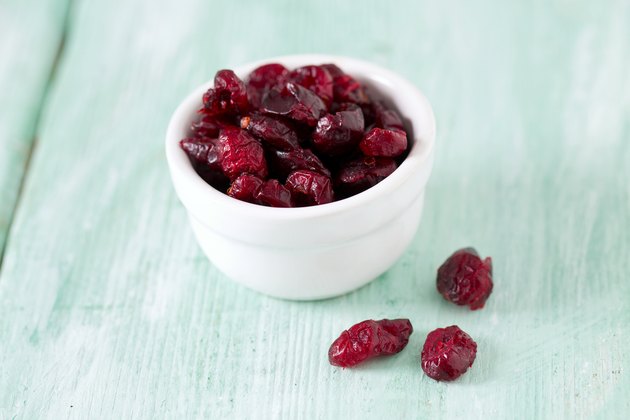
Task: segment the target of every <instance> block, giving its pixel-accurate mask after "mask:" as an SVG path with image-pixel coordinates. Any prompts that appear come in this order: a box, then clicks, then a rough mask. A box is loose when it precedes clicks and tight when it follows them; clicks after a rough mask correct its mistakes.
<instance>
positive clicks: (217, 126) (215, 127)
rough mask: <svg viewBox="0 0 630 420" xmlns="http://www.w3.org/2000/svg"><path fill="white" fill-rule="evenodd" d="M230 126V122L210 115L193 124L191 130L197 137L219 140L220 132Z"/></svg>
mask: <svg viewBox="0 0 630 420" xmlns="http://www.w3.org/2000/svg"><path fill="white" fill-rule="evenodd" d="M229 126H230V123H229V121H226V120H224V119H221V118H217V117H212V116H210V115H203V116H202V117H201V119H200V120H199V121H196V122H194V123H192V124H191V126H190V129H191V131H192V132H193V134H194V135H195V136H198V137H212V138H217V137H219V131H220V130H221V129H222V128H225V127H229Z"/></svg>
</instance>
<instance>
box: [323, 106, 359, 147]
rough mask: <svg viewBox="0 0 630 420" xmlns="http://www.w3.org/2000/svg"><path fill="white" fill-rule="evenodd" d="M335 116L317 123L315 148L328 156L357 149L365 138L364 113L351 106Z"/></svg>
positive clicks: (325, 117) (329, 116) (329, 115)
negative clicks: (363, 137)
mask: <svg viewBox="0 0 630 420" xmlns="http://www.w3.org/2000/svg"><path fill="white" fill-rule="evenodd" d="M349 105H350V106H349V107H348V106H346V107H344V110H341V111H339V112H337V113H335V114H334V115H332V114H328V115H326V116H324V117H323V118H320V120H319V121H318V122H317V127H316V128H315V132H314V133H313V147H314V148H315V149H316V150H317V151H318V152H320V153H323V154H326V155H328V156H339V155H342V154H346V153H348V152H351V151H352V150H353V149H354V148H356V146H357V144H358V143H359V141H361V137H362V136H363V128H364V126H363V125H364V121H363V112H362V111H361V108H359V107H358V106H357V105H354V104H349Z"/></svg>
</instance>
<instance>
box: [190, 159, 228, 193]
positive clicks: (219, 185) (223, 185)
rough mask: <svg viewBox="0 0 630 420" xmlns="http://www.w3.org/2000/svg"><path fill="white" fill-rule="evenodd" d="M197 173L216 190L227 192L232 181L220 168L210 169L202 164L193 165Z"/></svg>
mask: <svg viewBox="0 0 630 420" xmlns="http://www.w3.org/2000/svg"><path fill="white" fill-rule="evenodd" d="M193 167H194V168H195V172H197V174H198V175H199V176H200V177H201V179H203V180H204V181H205V182H206V183H207V184H209V185H211V186H212V187H214V189H215V190H218V191H221V192H226V191H227V189H228V187H229V186H230V180H229V179H228V177H226V176H225V174H224V173H223V172H222V171H221V169H220V168H219V169H218V170H217V169H214V168H210V167H208V166H207V165H203V164H201V163H193Z"/></svg>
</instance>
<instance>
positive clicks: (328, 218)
mask: <svg viewBox="0 0 630 420" xmlns="http://www.w3.org/2000/svg"><path fill="white" fill-rule="evenodd" d="M271 62H278V63H282V64H284V65H285V66H287V67H288V68H290V69H291V68H295V67H299V66H302V65H307V64H324V63H335V64H337V65H338V66H339V67H341V69H342V70H344V71H345V72H346V73H349V74H351V75H353V76H354V77H355V78H356V79H357V80H359V81H360V82H362V83H365V84H366V85H368V86H370V88H371V89H373V90H375V91H378V92H380V93H381V94H382V95H383V96H384V97H386V98H387V99H388V100H389V102H391V104H392V105H394V106H395V107H396V108H397V109H398V110H399V111H400V113H401V114H402V116H403V118H404V119H406V120H407V122H408V123H409V125H410V128H411V129H412V132H413V142H412V147H411V151H410V153H409V155H408V157H407V158H406V159H405V160H404V162H403V163H402V164H401V165H400V167H399V168H398V169H396V171H395V172H394V173H392V174H391V175H390V176H389V177H387V178H386V179H384V180H383V181H381V182H380V183H379V184H377V185H376V186H374V187H372V188H370V189H368V190H367V191H364V192H362V193H360V194H357V195H355V196H353V197H350V198H347V199H345V200H341V201H337V202H333V203H330V204H324V205H319V206H312V207H302V208H271V207H264V206H259V205H255V204H250V203H246V202H243V201H239V200H236V199H233V198H231V197H229V196H227V195H226V194H224V193H222V192H220V191H217V190H215V189H214V188H212V187H211V186H209V185H208V184H206V183H205V182H204V181H203V180H202V179H201V178H200V177H199V176H198V175H197V173H196V172H195V171H194V169H193V167H192V165H191V164H190V161H189V160H188V157H187V156H186V154H185V153H184V152H183V151H182V150H181V149H180V148H179V144H178V142H179V140H181V139H182V138H184V137H186V136H187V135H188V132H189V126H190V123H191V120H192V119H193V117H194V116H195V112H196V110H197V109H199V108H200V107H201V105H202V103H201V97H202V95H203V93H204V92H205V91H206V90H207V89H208V88H209V87H211V86H212V81H209V82H207V83H204V84H203V85H201V86H199V87H198V88H197V89H195V90H194V91H193V92H192V93H191V94H190V95H188V96H187V97H186V99H184V101H183V102H182V103H181V104H180V105H179V107H178V108H177V110H176V111H175V113H174V114H173V116H172V118H171V121H170V124H169V126H168V131H167V134H166V157H167V160H168V165H169V168H170V173H171V177H172V179H173V184H174V186H175V190H176V191H177V195H178V196H179V199H180V200H181V201H182V203H183V204H184V206H185V207H186V210H187V211H188V217H189V220H190V224H191V226H192V229H193V231H194V233H195V236H196V238H197V241H198V242H199V245H200V246H201V248H202V249H203V251H204V252H205V254H206V255H207V256H208V258H209V259H210V261H211V262H212V263H213V264H214V265H215V266H216V267H217V268H218V269H219V270H221V271H222V272H223V273H224V274H225V275H226V276H228V277H229V278H231V279H232V280H234V281H237V282H239V283H241V284H243V285H245V286H247V287H250V288H252V289H254V290H257V291H259V292H262V293H265V294H268V295H271V296H275V297H280V298H286V299H298V300H311V299H321V298H327V297H332V296H337V295H341V294H343V293H346V292H349V291H351V290H353V289H356V288H358V287H360V286H363V285H364V284H366V283H368V282H370V281H371V280H373V279H374V278H376V277H378V276H379V275H380V274H382V273H383V272H385V271H386V270H387V269H388V268H389V267H390V266H391V265H392V264H393V263H394V262H395V261H396V260H397V259H398V258H399V257H400V256H401V254H402V253H403V252H404V250H405V248H407V246H408V245H409V243H410V242H411V240H412V238H413V236H414V234H415V232H416V230H417V228H418V224H419V222H420V217H421V214H422V206H423V200H424V190H425V186H426V183H427V181H428V179H429V175H430V173H431V168H432V165H433V154H434V153H433V150H434V142H435V118H434V116H433V111H432V109H431V105H430V104H429V102H428V101H427V99H426V98H425V97H424V96H423V95H422V93H420V91H418V89H417V88H416V87H415V86H414V85H412V84H411V83H410V82H408V81H407V80H405V79H403V78H402V77H400V76H399V75H397V74H395V73H393V72H391V71H389V70H386V69H383V68H381V67H379V66H376V65H374V64H370V63H367V62H364V61H359V60H355V59H351V58H346V57H336V56H328V55H293V56H286V57H276V58H269V59H266V60H263V61H260V62H255V63H250V64H246V65H243V66H239V67H237V68H235V69H234V71H235V72H236V74H238V75H239V76H240V77H246V75H247V74H248V73H249V72H250V71H251V70H253V69H254V68H256V67H258V66H259V65H261V64H265V63H271Z"/></svg>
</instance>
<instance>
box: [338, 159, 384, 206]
mask: <svg viewBox="0 0 630 420" xmlns="http://www.w3.org/2000/svg"><path fill="white" fill-rule="evenodd" d="M395 170H396V162H395V161H394V159H392V158H375V157H364V158H361V159H357V160H354V161H352V162H350V163H348V164H346V165H344V166H343V167H342V168H341V170H340V171H339V172H338V173H337V177H336V182H335V185H336V187H337V188H338V189H339V192H340V193H341V194H343V196H345V197H348V196H351V195H354V194H358V193H360V192H361V191H365V190H367V189H368V188H370V187H373V186H374V185H376V184H378V183H379V182H381V181H382V180H383V179H385V178H386V177H388V176H389V175H390V174H391V173H392V172H394V171H395Z"/></svg>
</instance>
